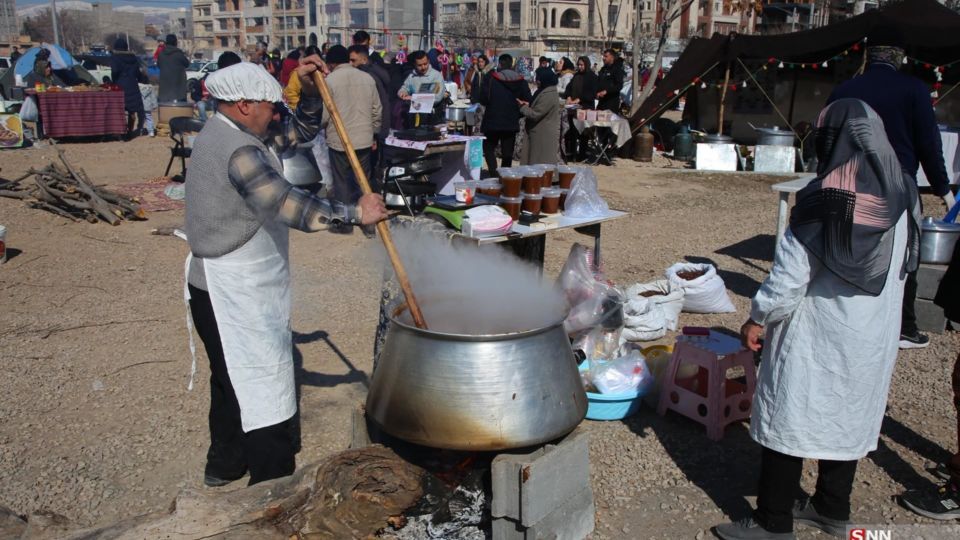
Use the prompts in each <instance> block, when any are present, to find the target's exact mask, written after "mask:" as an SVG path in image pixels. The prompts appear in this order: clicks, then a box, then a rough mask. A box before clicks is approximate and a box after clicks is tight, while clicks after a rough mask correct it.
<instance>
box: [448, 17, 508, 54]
mask: <svg viewBox="0 0 960 540" xmlns="http://www.w3.org/2000/svg"><path fill="white" fill-rule="evenodd" d="M441 34H442V35H443V36H444V37H445V38H446V40H447V41H448V42H450V43H449V44H448V45H455V46H462V47H467V48H470V49H487V48H492V47H498V48H503V47H511V46H515V45H517V44H518V43H519V42H517V41H516V40H511V39H510V38H509V37H508V36H509V33H508V30H507V27H506V25H503V24H497V21H496V20H495V19H494V18H493V17H491V16H490V15H488V14H487V13H485V12H483V11H481V10H479V9H476V10H472V11H467V12H461V13H458V14H456V15H454V16H446V17H444V18H443V19H442V20H441Z"/></svg>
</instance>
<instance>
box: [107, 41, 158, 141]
mask: <svg viewBox="0 0 960 540" xmlns="http://www.w3.org/2000/svg"><path fill="white" fill-rule="evenodd" d="M110 79H111V80H112V81H113V83H114V84H116V85H117V86H119V87H120V88H121V89H122V90H123V109H124V110H125V111H126V112H127V139H132V138H134V137H136V136H138V135H142V134H143V125H144V122H145V121H146V115H145V111H144V108H143V96H142V95H141V94H140V83H144V84H146V83H147V82H149V81H148V80H147V74H146V72H145V71H144V68H143V66H142V65H140V60H139V59H138V58H137V56H136V55H135V54H133V53H131V52H130V47H129V46H128V45H127V40H125V39H123V38H118V39H117V40H116V41H114V42H113V55H112V56H111V57H110ZM134 125H136V128H134Z"/></svg>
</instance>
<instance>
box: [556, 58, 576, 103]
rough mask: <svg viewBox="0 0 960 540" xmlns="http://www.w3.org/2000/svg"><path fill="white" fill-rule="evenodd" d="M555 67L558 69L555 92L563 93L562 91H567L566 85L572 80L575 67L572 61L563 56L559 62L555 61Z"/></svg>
mask: <svg viewBox="0 0 960 540" xmlns="http://www.w3.org/2000/svg"><path fill="white" fill-rule="evenodd" d="M557 69H558V70H559V71H560V74H559V76H558V78H559V80H558V81H557V92H559V93H560V95H563V93H564V92H566V91H567V85H569V84H570V81H571V80H573V74H574V73H575V72H576V68H574V67H573V62H572V61H571V60H570V59H569V58H567V57H566V56H564V57H563V58H561V59H560V62H558V63H557Z"/></svg>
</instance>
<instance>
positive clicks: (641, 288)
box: [627, 279, 683, 330]
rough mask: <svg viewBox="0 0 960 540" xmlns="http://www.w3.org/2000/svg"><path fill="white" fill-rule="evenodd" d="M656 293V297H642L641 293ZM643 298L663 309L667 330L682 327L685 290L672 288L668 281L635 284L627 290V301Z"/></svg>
mask: <svg viewBox="0 0 960 540" xmlns="http://www.w3.org/2000/svg"><path fill="white" fill-rule="evenodd" d="M647 291H656V292H658V293H660V294H656V295H654V296H646V297H645V296H641V293H645V292H647ZM632 298H643V299H645V300H647V301H649V302H650V303H651V304H657V305H659V306H660V307H661V308H662V309H663V314H664V317H665V318H666V327H667V330H676V329H677V328H678V327H679V325H680V312H681V311H683V289H682V288H680V287H672V286H671V285H670V282H669V281H668V280H666V279H660V280H657V281H653V282H650V283H635V284H633V285H631V286H630V287H629V288H628V289H627V300H628V301H629V300H630V299H632Z"/></svg>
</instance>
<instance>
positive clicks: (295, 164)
mask: <svg viewBox="0 0 960 540" xmlns="http://www.w3.org/2000/svg"><path fill="white" fill-rule="evenodd" d="M280 160H281V161H282V162H283V177H284V178H286V179H287V182H290V183H291V184H293V185H295V186H309V185H310V184H316V183H317V182H320V181H321V180H322V176H321V175H320V169H319V168H318V167H317V159H316V158H315V157H314V156H313V143H311V142H308V143H300V144H298V145H297V146H296V148H292V149H290V150H287V151H286V152H284V154H283V155H282V156H280Z"/></svg>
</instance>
